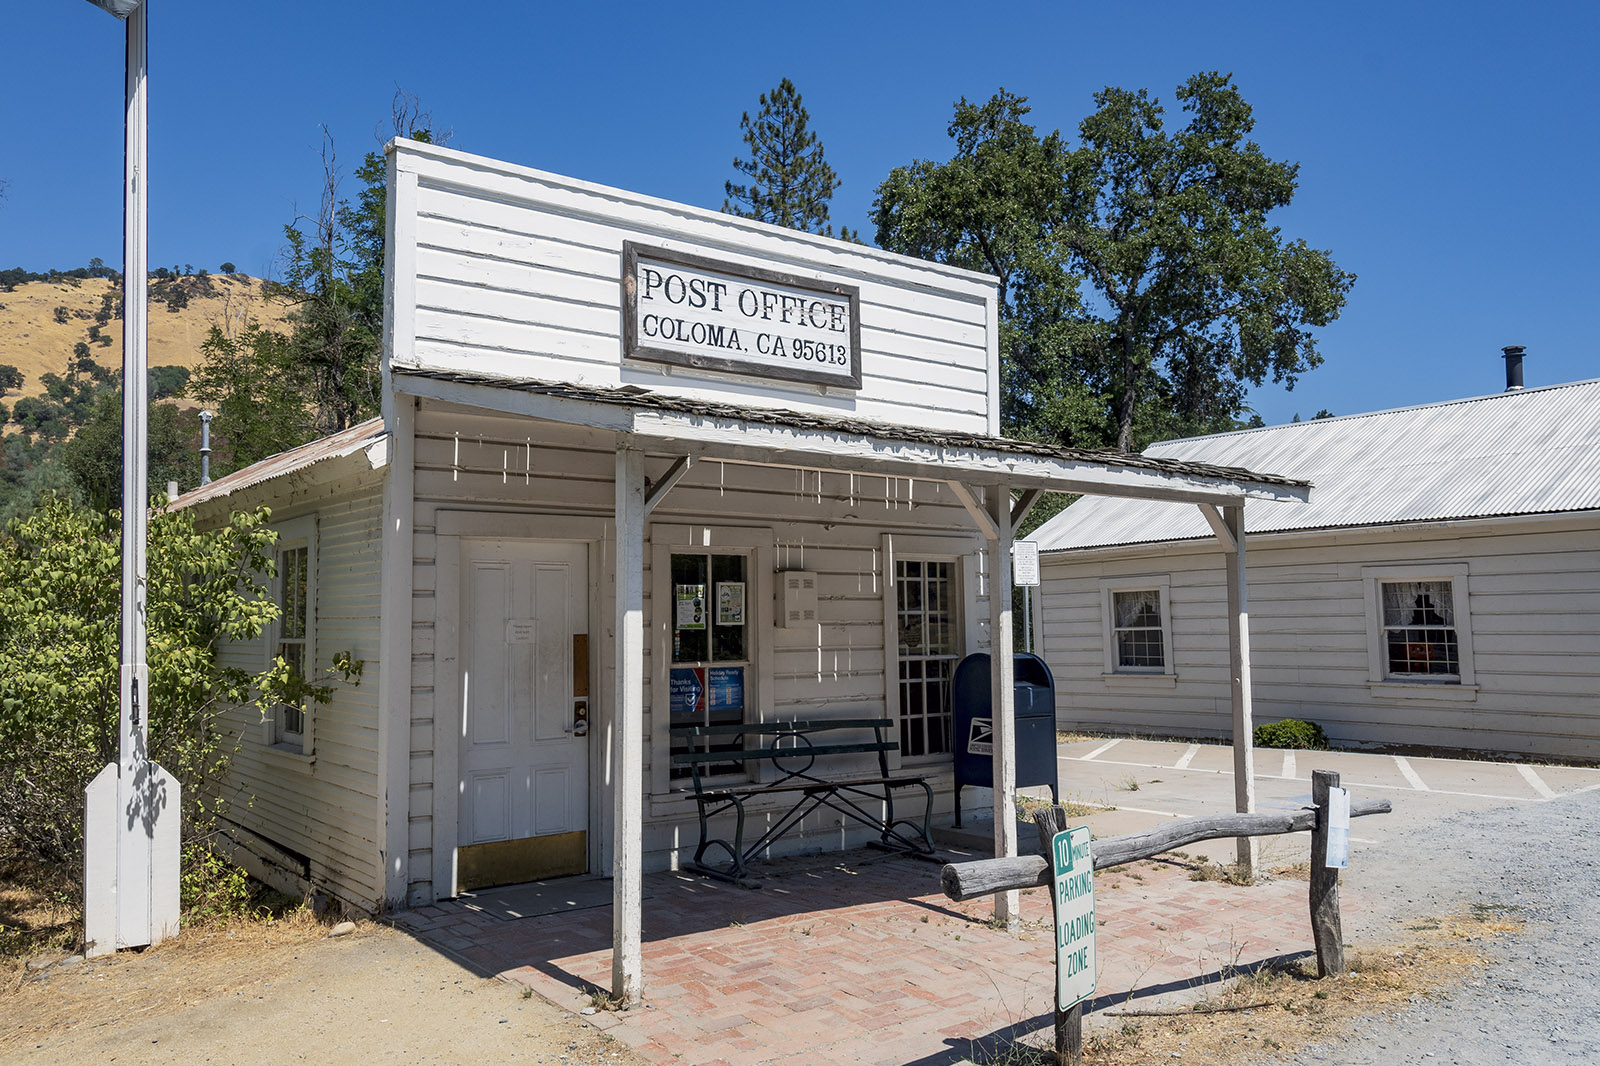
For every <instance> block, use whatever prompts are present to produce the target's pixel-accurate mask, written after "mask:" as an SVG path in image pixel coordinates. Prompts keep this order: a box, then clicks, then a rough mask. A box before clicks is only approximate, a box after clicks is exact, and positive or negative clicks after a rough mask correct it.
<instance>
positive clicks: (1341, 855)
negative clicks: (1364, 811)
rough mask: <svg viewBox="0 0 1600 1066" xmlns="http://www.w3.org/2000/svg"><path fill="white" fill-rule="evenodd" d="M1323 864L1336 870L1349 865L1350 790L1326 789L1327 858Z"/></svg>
mask: <svg viewBox="0 0 1600 1066" xmlns="http://www.w3.org/2000/svg"><path fill="white" fill-rule="evenodd" d="M1325 864H1326V865H1327V866H1328V867H1330V868H1332V869H1337V870H1342V869H1344V868H1345V867H1347V866H1349V865H1350V790H1349V789H1347V788H1330V789H1328V856H1327V859H1326V860H1325Z"/></svg>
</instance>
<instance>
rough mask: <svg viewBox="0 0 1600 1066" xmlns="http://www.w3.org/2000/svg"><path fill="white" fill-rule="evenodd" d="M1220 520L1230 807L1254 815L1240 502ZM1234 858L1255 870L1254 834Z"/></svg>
mask: <svg viewBox="0 0 1600 1066" xmlns="http://www.w3.org/2000/svg"><path fill="white" fill-rule="evenodd" d="M1223 522H1224V524H1225V525H1226V526H1227V529H1228V532H1229V534H1231V536H1232V540H1233V544H1232V550H1231V551H1230V552H1228V553H1227V554H1226V555H1224V556H1223V567H1224V568H1225V569H1226V570H1227V572H1228V573H1227V583H1228V663H1229V669H1228V676H1229V678H1230V679H1231V681H1232V689H1233V692H1232V695H1233V799H1234V810H1236V811H1238V812H1239V813H1240V814H1254V813H1255V809H1256V771H1255V760H1254V758H1253V757H1252V756H1253V752H1252V750H1251V749H1252V748H1253V747H1254V745H1255V715H1254V714H1253V713H1252V710H1251V706H1250V699H1251V696H1250V689H1251V686H1250V602H1249V598H1248V596H1247V595H1246V591H1245V585H1246V581H1245V558H1244V505H1243V504H1238V505H1235V506H1232V507H1224V508H1223ZM1238 857H1239V858H1238V861H1239V865H1240V866H1242V867H1244V868H1245V872H1246V873H1247V875H1248V876H1250V877H1254V876H1255V873H1256V858H1257V843H1256V838H1255V837H1239V838H1238Z"/></svg>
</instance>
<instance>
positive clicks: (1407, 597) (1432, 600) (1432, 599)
mask: <svg viewBox="0 0 1600 1066" xmlns="http://www.w3.org/2000/svg"><path fill="white" fill-rule="evenodd" d="M1383 624H1384V625H1385V626H1386V627H1387V626H1454V625H1455V624H1456V612H1455V605H1454V603H1453V601H1452V599H1451V586H1450V582H1448V581H1385V582H1384V583H1383Z"/></svg>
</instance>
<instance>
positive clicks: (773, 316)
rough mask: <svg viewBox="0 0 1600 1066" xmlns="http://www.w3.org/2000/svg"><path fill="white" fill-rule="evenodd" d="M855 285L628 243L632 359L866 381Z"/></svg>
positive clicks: (627, 333) (626, 298)
mask: <svg viewBox="0 0 1600 1066" xmlns="http://www.w3.org/2000/svg"><path fill="white" fill-rule="evenodd" d="M860 312H861V297H860V289H858V288H857V287H856V286H854V285H843V284H837V283H834V282H825V281H818V280H816V279H814V278H801V277H795V276H793V275H790V274H781V273H778V272H776V271H771V270H761V269H757V268H755V267H748V266H739V265H736V264H733V263H722V262H718V261H716V260H712V259H705V258H702V257H700V256H697V255H689V254H686V253H683V252H674V251H669V250H667V249H663V248H651V247H647V246H645V245H640V244H635V243H633V242H632V241H628V242H626V243H624V244H623V246H622V357H623V361H624V362H628V361H643V362H650V363H669V364H672V365H675V366H688V367H695V368H696V369H701V370H716V371H724V372H727V373H733V374H744V375H750V376H755V377H764V378H773V379H776V380H780V381H802V382H807V383H810V384H815V385H835V386H839V387H841V388H847V389H859V388H860V387H861V322H860Z"/></svg>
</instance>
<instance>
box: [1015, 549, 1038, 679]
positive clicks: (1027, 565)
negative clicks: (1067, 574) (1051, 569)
mask: <svg viewBox="0 0 1600 1066" xmlns="http://www.w3.org/2000/svg"><path fill="white" fill-rule="evenodd" d="M1011 584H1013V585H1017V586H1020V587H1021V588H1022V650H1023V651H1026V652H1028V653H1030V654H1031V653H1032V652H1033V590H1034V589H1035V588H1037V587H1038V584H1039V542H1038V541H1036V540H1019V541H1016V542H1014V543H1013V544H1012V545H1011Z"/></svg>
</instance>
